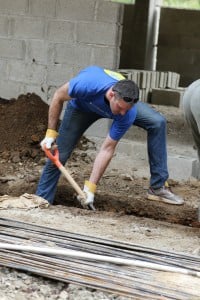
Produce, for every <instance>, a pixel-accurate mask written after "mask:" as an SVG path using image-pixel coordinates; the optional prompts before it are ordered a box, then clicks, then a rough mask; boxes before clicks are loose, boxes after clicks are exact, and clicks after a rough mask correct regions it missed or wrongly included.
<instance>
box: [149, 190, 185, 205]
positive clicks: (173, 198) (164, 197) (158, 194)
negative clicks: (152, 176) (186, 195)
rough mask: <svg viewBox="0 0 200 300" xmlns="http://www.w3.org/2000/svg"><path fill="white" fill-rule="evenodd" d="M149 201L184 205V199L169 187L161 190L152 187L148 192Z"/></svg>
mask: <svg viewBox="0 0 200 300" xmlns="http://www.w3.org/2000/svg"><path fill="white" fill-rule="evenodd" d="M147 199H149V200H154V201H161V202H164V203H168V204H174V205H182V204H183V203H184V200H183V198H181V197H180V196H177V195H175V194H174V193H172V191H170V189H169V188H168V187H165V186H163V187H161V188H159V189H153V188H151V187H150V188H149V190H148V194H147Z"/></svg>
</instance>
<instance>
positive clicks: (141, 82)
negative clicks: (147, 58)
mask: <svg viewBox="0 0 200 300" xmlns="http://www.w3.org/2000/svg"><path fill="white" fill-rule="evenodd" d="M118 71H119V72H120V73H121V74H123V75H124V76H125V77H126V78H127V79H131V80H133V81H135V82H136V83H137V85H138V86H139V89H140V100H141V101H144V102H149V103H152V104H160V105H173V106H177V107H179V106H180V105H181V100H182V96H183V93H184V88H180V87H179V81H180V74H178V73H176V72H171V71H168V72H162V71H149V70H136V69H119V70H118Z"/></svg>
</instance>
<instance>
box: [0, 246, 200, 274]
mask: <svg viewBox="0 0 200 300" xmlns="http://www.w3.org/2000/svg"><path fill="white" fill-rule="evenodd" d="M0 249H8V250H18V251H28V252H34V253H41V254H48V255H61V256H68V257H75V258H80V259H86V260H92V261H101V262H109V263H113V264H117V265H127V266H136V267H142V268H148V269H153V270H158V271H165V272H173V273H181V274H186V275H192V276H196V277H200V272H196V271H188V270H186V269H183V268H178V267H170V266H165V265H160V264H156V263H151V262H145V261H142V260H136V259H125V258H118V257H112V256H104V255H99V254H92V253H87V252H82V251H76V250H71V249H58V248H51V247H35V246H26V245H16V244H7V243H0Z"/></svg>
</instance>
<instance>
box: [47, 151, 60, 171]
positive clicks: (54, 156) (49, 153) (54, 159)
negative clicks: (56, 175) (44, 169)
mask: <svg viewBox="0 0 200 300" xmlns="http://www.w3.org/2000/svg"><path fill="white" fill-rule="evenodd" d="M44 152H45V154H46V156H47V157H48V158H49V159H50V160H51V161H52V162H53V163H54V164H55V165H56V166H57V167H58V168H60V167H61V165H62V164H61V162H60V161H59V151H58V148H55V149H54V150H50V149H47V148H46V147H44Z"/></svg>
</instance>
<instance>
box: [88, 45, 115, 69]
mask: <svg viewBox="0 0 200 300" xmlns="http://www.w3.org/2000/svg"><path fill="white" fill-rule="evenodd" d="M119 55H120V50H119V48H117V47H101V46H99V47H95V46H94V47H92V56H91V64H97V65H99V66H102V67H105V66H106V68H111V69H113V68H115V66H116V65H118V60H119Z"/></svg>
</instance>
